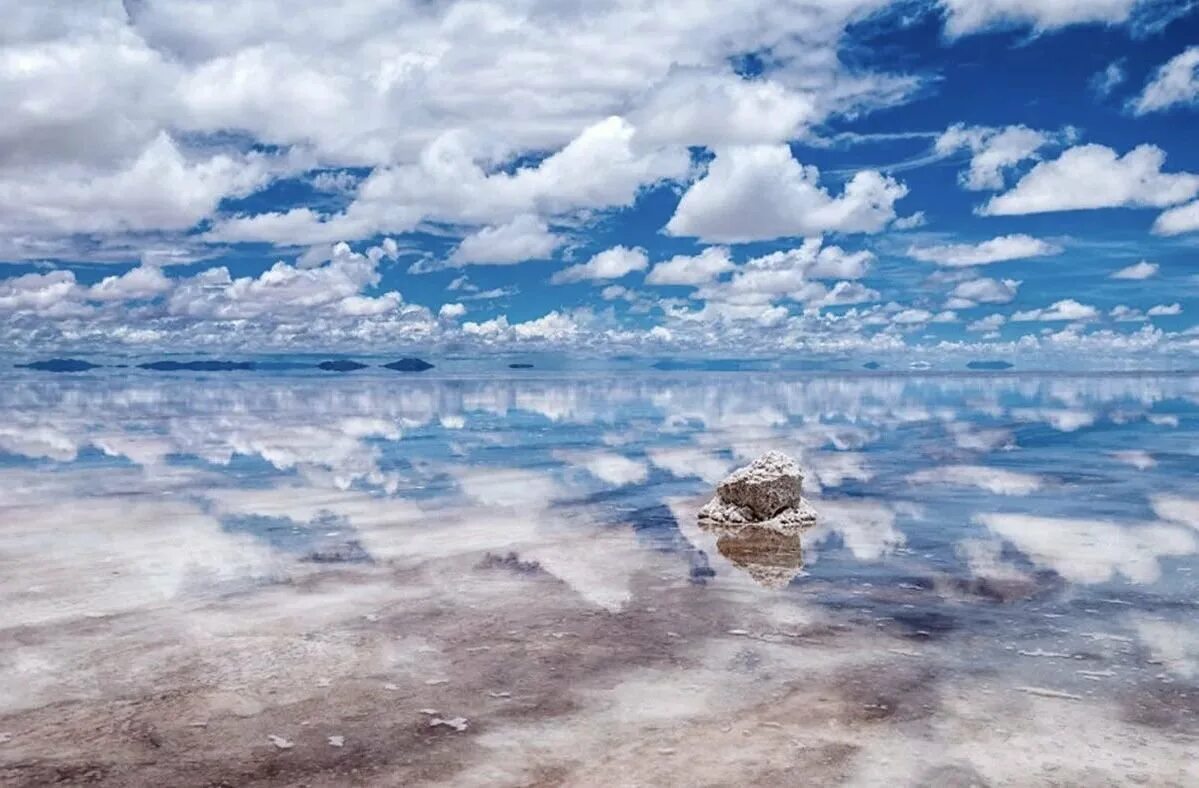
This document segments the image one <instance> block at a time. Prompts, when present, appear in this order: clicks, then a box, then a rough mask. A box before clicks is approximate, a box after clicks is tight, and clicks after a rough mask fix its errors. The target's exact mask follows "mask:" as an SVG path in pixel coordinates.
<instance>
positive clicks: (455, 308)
mask: <svg viewBox="0 0 1199 788" xmlns="http://www.w3.org/2000/svg"><path fill="white" fill-rule="evenodd" d="M465 314H466V307H465V306H464V305H462V304H458V303H449V304H442V305H441V309H439V310H437V316H438V317H440V318H441V319H443V320H457V319H458V318H460V317H462V316H463V315H465Z"/></svg>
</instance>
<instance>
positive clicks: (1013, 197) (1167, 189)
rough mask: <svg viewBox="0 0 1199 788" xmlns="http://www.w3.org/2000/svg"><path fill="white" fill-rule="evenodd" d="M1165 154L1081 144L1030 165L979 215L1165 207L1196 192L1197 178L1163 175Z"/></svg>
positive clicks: (1150, 148) (1143, 147)
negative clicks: (1019, 177) (1012, 185)
mask: <svg viewBox="0 0 1199 788" xmlns="http://www.w3.org/2000/svg"><path fill="white" fill-rule="evenodd" d="M1165 162H1166V154H1165V152H1164V151H1163V150H1162V149H1161V148H1158V147H1156V146H1154V145H1139V146H1137V147H1136V148H1133V149H1132V150H1130V151H1129V152H1128V153H1126V154H1124V155H1123V156H1120V155H1118V154H1117V153H1116V152H1115V151H1114V150H1112V149H1111V148H1108V147H1106V146H1104V145H1080V146H1077V147H1073V148H1070V149H1068V150H1067V151H1065V152H1064V153H1062V155H1061V156H1060V157H1058V158H1057V159H1054V160H1053V161H1046V162H1041V163H1040V164H1038V165H1037V166H1035V167H1033V169H1032V171H1031V172H1029V173H1028V174H1027V175H1025V176H1024V177H1023V178H1021V179H1020V181H1019V182H1018V183H1017V184H1016V185H1015V186H1014V187H1013V188H1012V189H1011V190H1010V191H1008V192H1005V193H1004V194H1000V195H998V196H996V197H992V198H991V200H990V201H988V202H987V203H986V204H985V205H983V206H982V208H980V209H979V213H980V214H982V215H984V216H1014V215H1021V214H1029V213H1045V212H1049V211H1076V210H1086V209H1093V208H1117V207H1129V208H1145V207H1156V208H1164V207H1167V206H1170V205H1175V204H1177V203H1180V202H1184V201H1186V200H1189V199H1191V198H1192V197H1194V196H1195V194H1196V193H1199V175H1193V174H1191V173H1186V172H1182V173H1165V172H1162V166H1163V165H1164V164H1165Z"/></svg>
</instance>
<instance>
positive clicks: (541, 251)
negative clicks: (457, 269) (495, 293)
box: [448, 214, 562, 266]
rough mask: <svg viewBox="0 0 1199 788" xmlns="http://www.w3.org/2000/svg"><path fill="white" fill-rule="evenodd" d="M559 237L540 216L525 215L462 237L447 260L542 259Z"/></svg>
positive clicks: (503, 261) (468, 262) (456, 262)
mask: <svg viewBox="0 0 1199 788" xmlns="http://www.w3.org/2000/svg"><path fill="white" fill-rule="evenodd" d="M561 243H562V239H561V238H559V237H558V236H556V235H554V234H553V233H551V232H550V230H549V227H548V226H546V223H545V222H543V221H542V220H541V219H538V218H537V217H536V216H531V215H529V214H522V215H520V216H517V217H516V218H515V219H513V220H512V221H510V222H508V223H507V224H501V225H498V226H495V227H484V228H483V229H481V230H479V231H478V232H475V233H472V234H470V235H468V236H466V237H465V238H463V239H462V243H460V244H458V248H456V249H455V250H454V252H453V254H451V255H450V258H449V260H448V262H449V264H450V265H453V266H463V265H481V264H491V265H512V264H514V263H523V262H525V261H526V260H543V259H545V258H547V257H550V256H551V255H553V253H554V250H555V249H557V248H558V246H559V245H561Z"/></svg>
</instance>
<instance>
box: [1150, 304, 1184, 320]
mask: <svg viewBox="0 0 1199 788" xmlns="http://www.w3.org/2000/svg"><path fill="white" fill-rule="evenodd" d="M1145 314H1147V315H1149V317H1173V316H1174V315H1181V314H1182V304H1179V303H1178V302H1175V303H1173V304H1158V305H1157V306H1151V307H1149V311H1148V312H1146V313H1145Z"/></svg>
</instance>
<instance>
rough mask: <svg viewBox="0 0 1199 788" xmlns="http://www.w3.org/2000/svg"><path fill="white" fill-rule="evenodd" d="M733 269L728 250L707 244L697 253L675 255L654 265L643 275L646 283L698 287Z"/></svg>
mask: <svg viewBox="0 0 1199 788" xmlns="http://www.w3.org/2000/svg"><path fill="white" fill-rule="evenodd" d="M731 270H733V261H732V260H731V259H730V258H729V250H728V249H727V248H725V247H723V246H709V247H708V248H706V249H704V250H703V251H702V252H700V253H699V254H697V255H691V256H689V255H676V256H674V257H672V258H670V259H669V260H666V261H664V262H661V263H658V264H657V265H655V266H654V267H653V268H652V269H651V270H650V272H649V274H647V275H646V277H645V283H646V284H647V285H684V286H689V287H698V286H699V285H702V284H705V283H707V282H711V281H712V280H714V279H716V278H717V277H719V276H720V275H721V274H724V273H727V272H729V271H731Z"/></svg>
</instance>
